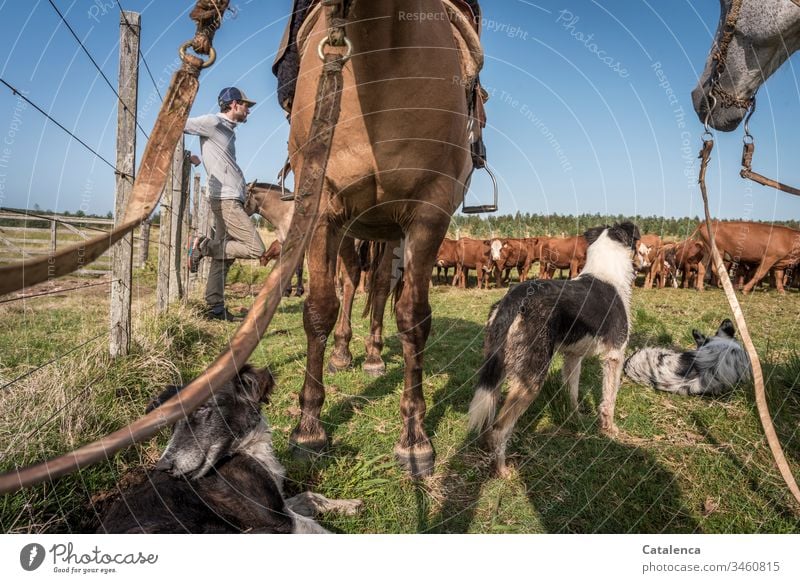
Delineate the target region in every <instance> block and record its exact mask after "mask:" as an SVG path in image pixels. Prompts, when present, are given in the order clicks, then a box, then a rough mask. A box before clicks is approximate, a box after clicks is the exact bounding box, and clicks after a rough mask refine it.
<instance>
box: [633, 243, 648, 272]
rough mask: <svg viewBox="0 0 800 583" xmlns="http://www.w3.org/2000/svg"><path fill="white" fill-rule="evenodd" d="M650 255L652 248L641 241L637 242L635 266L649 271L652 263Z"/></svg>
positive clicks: (634, 257) (634, 256)
mask: <svg viewBox="0 0 800 583" xmlns="http://www.w3.org/2000/svg"><path fill="white" fill-rule="evenodd" d="M649 255H650V247H648V246H647V245H645V244H644V243H642V242H641V241H637V242H636V252H635V253H634V254H633V266H634V267H635V268H636V269H647V268H648V267H650V265H651V263H652V262H651V261H650V259H649Z"/></svg>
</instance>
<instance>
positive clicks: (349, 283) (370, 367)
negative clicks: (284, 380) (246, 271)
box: [244, 182, 391, 376]
mask: <svg viewBox="0 0 800 583" xmlns="http://www.w3.org/2000/svg"><path fill="white" fill-rule="evenodd" d="M282 196H283V193H282V192H281V187H280V186H279V185H276V184H270V183H267V182H254V183H251V184H250V185H248V188H247V200H246V201H245V205H244V210H245V212H246V213H247V214H249V215H253V214H255V213H258V214H259V215H260V216H261V217H263V218H264V219H266V220H267V221H269V223H270V224H272V226H273V227H275V232H276V236H277V240H276V241H275V242H274V243H273V244H272V245H270V247H269V249H267V251H266V252H265V253H264V255H263V257H262V265H265V264H266V263H267V262H269V261H271V260H272V259H278V258H279V257H280V253H281V244H282V242H283V241H284V239H285V238H286V232H287V231H288V228H289V224H290V223H291V220H292V214H293V213H294V203H292V202H291V201H289V202H286V201H283V200H281V197H282ZM339 259H340V261H341V266H342V270H341V272H342V276H343V277H342V279H343V286H342V309H341V311H340V314H339V319H338V321H337V324H336V331H335V333H334V338H335V345H334V349H333V352H332V353H331V357H330V360H329V361H328V370H329V371H331V372H336V371H340V370H344V369H347V368H350V365H351V363H352V360H353V356H352V353H351V352H350V341H351V340H352V338H353V330H352V326H351V317H352V311H353V300H354V299H355V294H356V287H357V285H358V280H359V276H360V274H361V271H362V268H361V261H360V258H359V257H358V254H357V252H356V245H355V240H354V239H352V238H351V237H345V238H343V240H342V245H341V247H340V248H339ZM387 262H388V265H387V264H386V263H387ZM374 270H375V271H374V274H373V275H372V286H371V288H370V290H371V291H370V295H369V299H368V302H367V309H366V310H365V315H366V314H367V313H368V314H369V315H370V318H371V323H370V334H369V336H368V337H367V339H366V341H365V345H366V354H367V356H366V359H365V360H364V364H363V368H364V371H365V372H366V373H367V374H369V375H372V376H380V375H382V374H383V373H384V371H385V370H386V367H385V365H384V363H383V359H382V358H381V351H382V350H383V315H384V311H385V309H386V300H387V298H388V296H389V284H390V276H391V254H390V253H387V254H385V259H383V260H381V262H379V263H378V264H377V265H375V266H374ZM296 275H297V287H296V292H295V293H296V295H297V296H298V297H299V296H301V295H303V293H304V288H303V264H302V262H301V263H300V265H298V266H297V273H296ZM291 290H292V287H291V285H290V286H289V287H288V288H287V289H286V290H285V291H284V295H285V296H288V295H290V292H291Z"/></svg>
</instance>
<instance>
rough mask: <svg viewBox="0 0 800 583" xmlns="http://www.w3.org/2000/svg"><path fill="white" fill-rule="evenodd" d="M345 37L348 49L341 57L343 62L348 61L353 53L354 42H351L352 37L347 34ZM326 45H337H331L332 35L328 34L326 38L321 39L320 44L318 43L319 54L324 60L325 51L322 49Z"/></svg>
mask: <svg viewBox="0 0 800 583" xmlns="http://www.w3.org/2000/svg"><path fill="white" fill-rule="evenodd" d="M343 38H344V44H345V46H346V47H347V50H346V51H345V52H344V54H343V55H342V56H341V57H340V58H341V59H342V62H344V61H347V60H348V59H349V58H350V55H352V54H353V43H351V42H350V39H349V38H347V37H346V36H345V37H343ZM325 45H330V46H335V45H331V37H330V36H326V37H325V38H323V39H322V40H321V41H319V45H317V54H318V55H319V58H320V59H321V60H323V61H324V60H325V53H324V52H323V50H322V49H324V48H325Z"/></svg>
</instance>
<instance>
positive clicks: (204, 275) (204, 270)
mask: <svg viewBox="0 0 800 583" xmlns="http://www.w3.org/2000/svg"><path fill="white" fill-rule="evenodd" d="M212 226H213V225H212V220H211V207H210V206H209V204H208V186H203V187H202V188H201V189H200V203H199V205H198V210H197V234H198V235H200V236H203V237H211V227H212ZM210 269H211V260H209V259H206V260H205V261H201V262H200V269H199V270H198V272H197V275H198V278H197V279H199V280H200V281H208V272H209V270H210Z"/></svg>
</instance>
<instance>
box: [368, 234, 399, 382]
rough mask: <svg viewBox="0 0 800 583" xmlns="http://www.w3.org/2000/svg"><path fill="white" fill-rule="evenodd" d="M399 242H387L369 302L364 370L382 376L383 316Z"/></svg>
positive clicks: (383, 370)
mask: <svg viewBox="0 0 800 583" xmlns="http://www.w3.org/2000/svg"><path fill="white" fill-rule="evenodd" d="M398 244H399V242H397V241H394V242H390V243H386V245H385V246H384V250H383V254H382V255H381V258H380V262H379V263H378V265H377V266H376V267H373V273H372V282H371V284H370V293H369V302H370V305H368V306H367V308H369V312H370V328H369V336H368V337H367V341H366V347H365V348H366V351H367V357H366V359H365V360H364V372H365V373H367V374H368V375H370V376H373V377H377V376H381V375H382V374H383V373H385V372H386V364H385V363H384V362H383V357H381V352H382V351H383V316H384V314H385V313H386V302H387V300H388V299H389V292H390V290H389V288H390V287H391V281H392V257H393V256H394V253H395V249H396V248H397V246H398Z"/></svg>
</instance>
